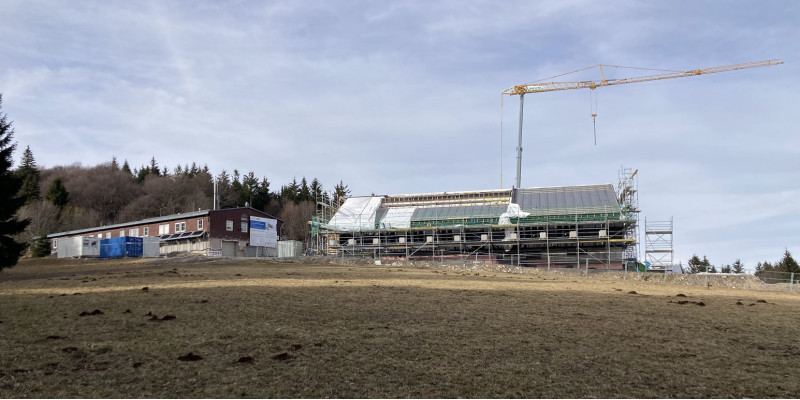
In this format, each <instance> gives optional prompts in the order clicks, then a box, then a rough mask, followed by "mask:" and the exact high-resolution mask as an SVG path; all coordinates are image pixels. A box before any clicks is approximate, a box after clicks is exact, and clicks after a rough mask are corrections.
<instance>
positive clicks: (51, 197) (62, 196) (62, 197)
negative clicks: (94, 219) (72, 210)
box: [45, 178, 69, 210]
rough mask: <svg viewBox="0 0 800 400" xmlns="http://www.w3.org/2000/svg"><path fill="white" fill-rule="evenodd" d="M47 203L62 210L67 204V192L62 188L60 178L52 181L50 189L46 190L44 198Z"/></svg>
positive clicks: (62, 184)
mask: <svg viewBox="0 0 800 400" xmlns="http://www.w3.org/2000/svg"><path fill="white" fill-rule="evenodd" d="M45 198H46V199H47V201H49V202H51V203H53V205H56V206H58V208H59V209H62V210H63V209H64V206H65V205H67V203H69V192H67V188H65V187H64V183H63V182H62V181H61V178H56V179H55V180H53V183H51V184H50V188H49V189H47V195H46V196H45Z"/></svg>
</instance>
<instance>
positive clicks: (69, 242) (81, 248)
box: [56, 236, 100, 258]
mask: <svg viewBox="0 0 800 400" xmlns="http://www.w3.org/2000/svg"><path fill="white" fill-rule="evenodd" d="M56 254H57V255H56V256H57V257H58V258H71V257H99V256H100V239H98V238H95V237H89V236H84V237H80V236H78V237H70V238H62V239H58V250H57V251H56Z"/></svg>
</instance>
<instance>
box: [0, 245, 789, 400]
mask: <svg viewBox="0 0 800 400" xmlns="http://www.w3.org/2000/svg"><path fill="white" fill-rule="evenodd" d="M166 261H167V260H158V261H157V262H145V261H103V262H101V261H86V260H44V261H31V260H24V261H23V262H22V263H21V264H20V265H18V266H16V267H14V268H13V269H10V270H5V271H3V272H2V273H0V321H2V322H0V397H58V398H63V397H157V398H172V397H216V398H220V397H221V398H228V397H351V398H361V397H392V398H395V397H447V398H454V397H471V398H475V397H480V398H484V397H489V398H492V397H528V398H530V397H646V398H652V397H658V398H665V397H795V398H796V397H800V378H798V377H800V343H798V338H800V323H799V322H800V296H799V295H797V294H791V293H763V292H750V291H742V290H726V289H717V288H713V287H712V288H711V290H706V289H705V288H698V287H687V286H678V285H671V284H665V283H660V282H640V281H608V280H596V279H592V278H581V277H563V276H552V275H547V274H524V275H521V274H518V275H511V274H500V273H485V272H483V273H482V272H476V271H457V272H454V271H446V270H429V269H408V268H397V267H387V266H331V265H302V264H278V263H274V262H265V261H240V262H200V261H201V260H197V261H191V260H175V261H169V262H166ZM187 261H189V262H187ZM145 287H146V288H147V290H143V288H145ZM631 292H636V293H635V294H634V293H631ZM679 294H680V295H684V296H685V297H682V296H678V295H679ZM737 302H738V303H741V305H737ZM700 303H702V304H700ZM96 310H99V312H98V311H96ZM81 314H83V315H81ZM153 315H155V316H156V317H155V318H157V320H156V319H154V316H153ZM170 317H174V318H170ZM198 356H199V357H198ZM198 358H201V359H198Z"/></svg>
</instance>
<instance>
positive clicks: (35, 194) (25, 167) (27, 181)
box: [17, 146, 42, 204]
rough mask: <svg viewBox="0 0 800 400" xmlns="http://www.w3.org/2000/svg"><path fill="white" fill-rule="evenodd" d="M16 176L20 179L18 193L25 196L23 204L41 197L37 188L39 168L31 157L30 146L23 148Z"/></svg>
mask: <svg viewBox="0 0 800 400" xmlns="http://www.w3.org/2000/svg"><path fill="white" fill-rule="evenodd" d="M17 176H18V177H19V179H20V180H21V181H22V189H20V194H21V195H22V197H24V198H25V204H30V203H31V202H33V201H34V200H39V199H40V198H42V196H41V193H40V190H39V168H38V167H37V166H36V160H34V159H33V152H32V151H31V146H28V147H27V148H25V152H24V153H22V162H21V163H20V166H19V168H18V169H17Z"/></svg>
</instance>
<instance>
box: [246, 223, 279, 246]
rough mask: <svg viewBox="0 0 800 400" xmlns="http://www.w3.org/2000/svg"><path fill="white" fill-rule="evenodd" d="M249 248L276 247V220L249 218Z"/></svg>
mask: <svg viewBox="0 0 800 400" xmlns="http://www.w3.org/2000/svg"><path fill="white" fill-rule="evenodd" d="M250 246H258V247H278V220H276V219H272V218H261V217H253V216H251V217H250Z"/></svg>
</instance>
